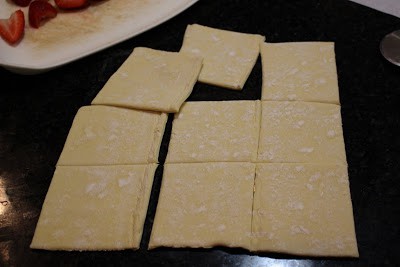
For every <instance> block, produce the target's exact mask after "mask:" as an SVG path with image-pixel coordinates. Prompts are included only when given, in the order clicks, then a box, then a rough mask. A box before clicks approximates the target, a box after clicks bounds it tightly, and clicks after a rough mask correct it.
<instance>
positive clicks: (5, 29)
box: [0, 9, 25, 44]
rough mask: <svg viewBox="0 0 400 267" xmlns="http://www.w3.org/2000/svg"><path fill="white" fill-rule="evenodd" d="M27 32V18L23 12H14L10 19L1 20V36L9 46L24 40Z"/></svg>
mask: <svg viewBox="0 0 400 267" xmlns="http://www.w3.org/2000/svg"><path fill="white" fill-rule="evenodd" d="M24 31H25V17H24V12H22V10H20V9H19V10H16V11H14V12H13V13H12V14H11V16H10V17H9V18H8V19H0V36H1V38H3V39H4V40H5V41H6V42H8V43H9V44H15V43H17V42H18V41H19V40H21V39H22V36H23V35H24Z"/></svg>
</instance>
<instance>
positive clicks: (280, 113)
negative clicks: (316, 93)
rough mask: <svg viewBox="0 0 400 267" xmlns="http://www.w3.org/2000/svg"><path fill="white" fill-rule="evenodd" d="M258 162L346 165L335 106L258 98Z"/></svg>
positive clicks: (341, 134) (339, 122) (343, 144)
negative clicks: (260, 112)
mask: <svg viewBox="0 0 400 267" xmlns="http://www.w3.org/2000/svg"><path fill="white" fill-rule="evenodd" d="M261 103H262V120H261V130H260V139H259V147H258V162H283V163H287V162H331V163H343V164H346V151H345V143H344V137H343V129H342V119H341V112H340V111H341V110H340V109H341V108H340V106H339V105H335V104H326V103H311V102H300V101H284V102H281V101H262V102H261Z"/></svg>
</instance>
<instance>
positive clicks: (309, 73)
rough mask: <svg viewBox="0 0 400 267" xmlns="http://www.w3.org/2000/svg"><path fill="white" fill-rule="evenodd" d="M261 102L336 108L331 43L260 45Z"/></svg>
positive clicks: (332, 47)
mask: <svg viewBox="0 0 400 267" xmlns="http://www.w3.org/2000/svg"><path fill="white" fill-rule="evenodd" d="M261 60H262V72H263V82H262V99H263V100H297V101H299V100H300V101H311V102H323V103H334V104H339V89H338V77H337V71H336V60H335V50H334V43H332V42H292V43H263V44H262V45H261Z"/></svg>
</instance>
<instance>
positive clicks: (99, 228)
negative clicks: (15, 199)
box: [30, 164, 157, 250]
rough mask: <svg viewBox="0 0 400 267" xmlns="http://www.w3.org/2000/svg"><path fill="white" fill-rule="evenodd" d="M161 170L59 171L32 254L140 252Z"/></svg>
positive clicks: (142, 167) (145, 167) (79, 168)
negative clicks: (41, 251) (155, 180)
mask: <svg viewBox="0 0 400 267" xmlns="http://www.w3.org/2000/svg"><path fill="white" fill-rule="evenodd" d="M156 167H157V164H149V165H118V166H96V167H93V166H58V167H57V168H56V171H55V173H54V176H53V179H52V181H51V184H50V187H49V190H48V193H47V195H46V199H45V201H44V204H43V207H42V211H41V214H40V217H39V221H38V223H37V226H36V230H35V234H34V237H33V240H32V243H31V246H30V247H31V248H34V249H45V250H122V249H137V248H139V245H140V241H141V237H142V231H143V224H144V220H145V217H146V213H147V206H148V202H149V198H150V193H151V187H152V183H153V177H154V173H155V170H156Z"/></svg>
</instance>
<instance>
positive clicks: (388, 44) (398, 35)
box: [380, 30, 400, 66]
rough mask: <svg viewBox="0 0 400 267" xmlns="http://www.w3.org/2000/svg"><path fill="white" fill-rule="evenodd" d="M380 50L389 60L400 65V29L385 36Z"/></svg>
mask: <svg viewBox="0 0 400 267" xmlns="http://www.w3.org/2000/svg"><path fill="white" fill-rule="evenodd" d="M380 50H381V53H382V55H383V56H384V57H385V58H386V59H387V60H388V61H389V62H391V63H393V64H395V65H397V66H400V30H397V31H394V32H391V33H389V34H387V35H386V36H385V37H383V39H382V41H381V44H380Z"/></svg>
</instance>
